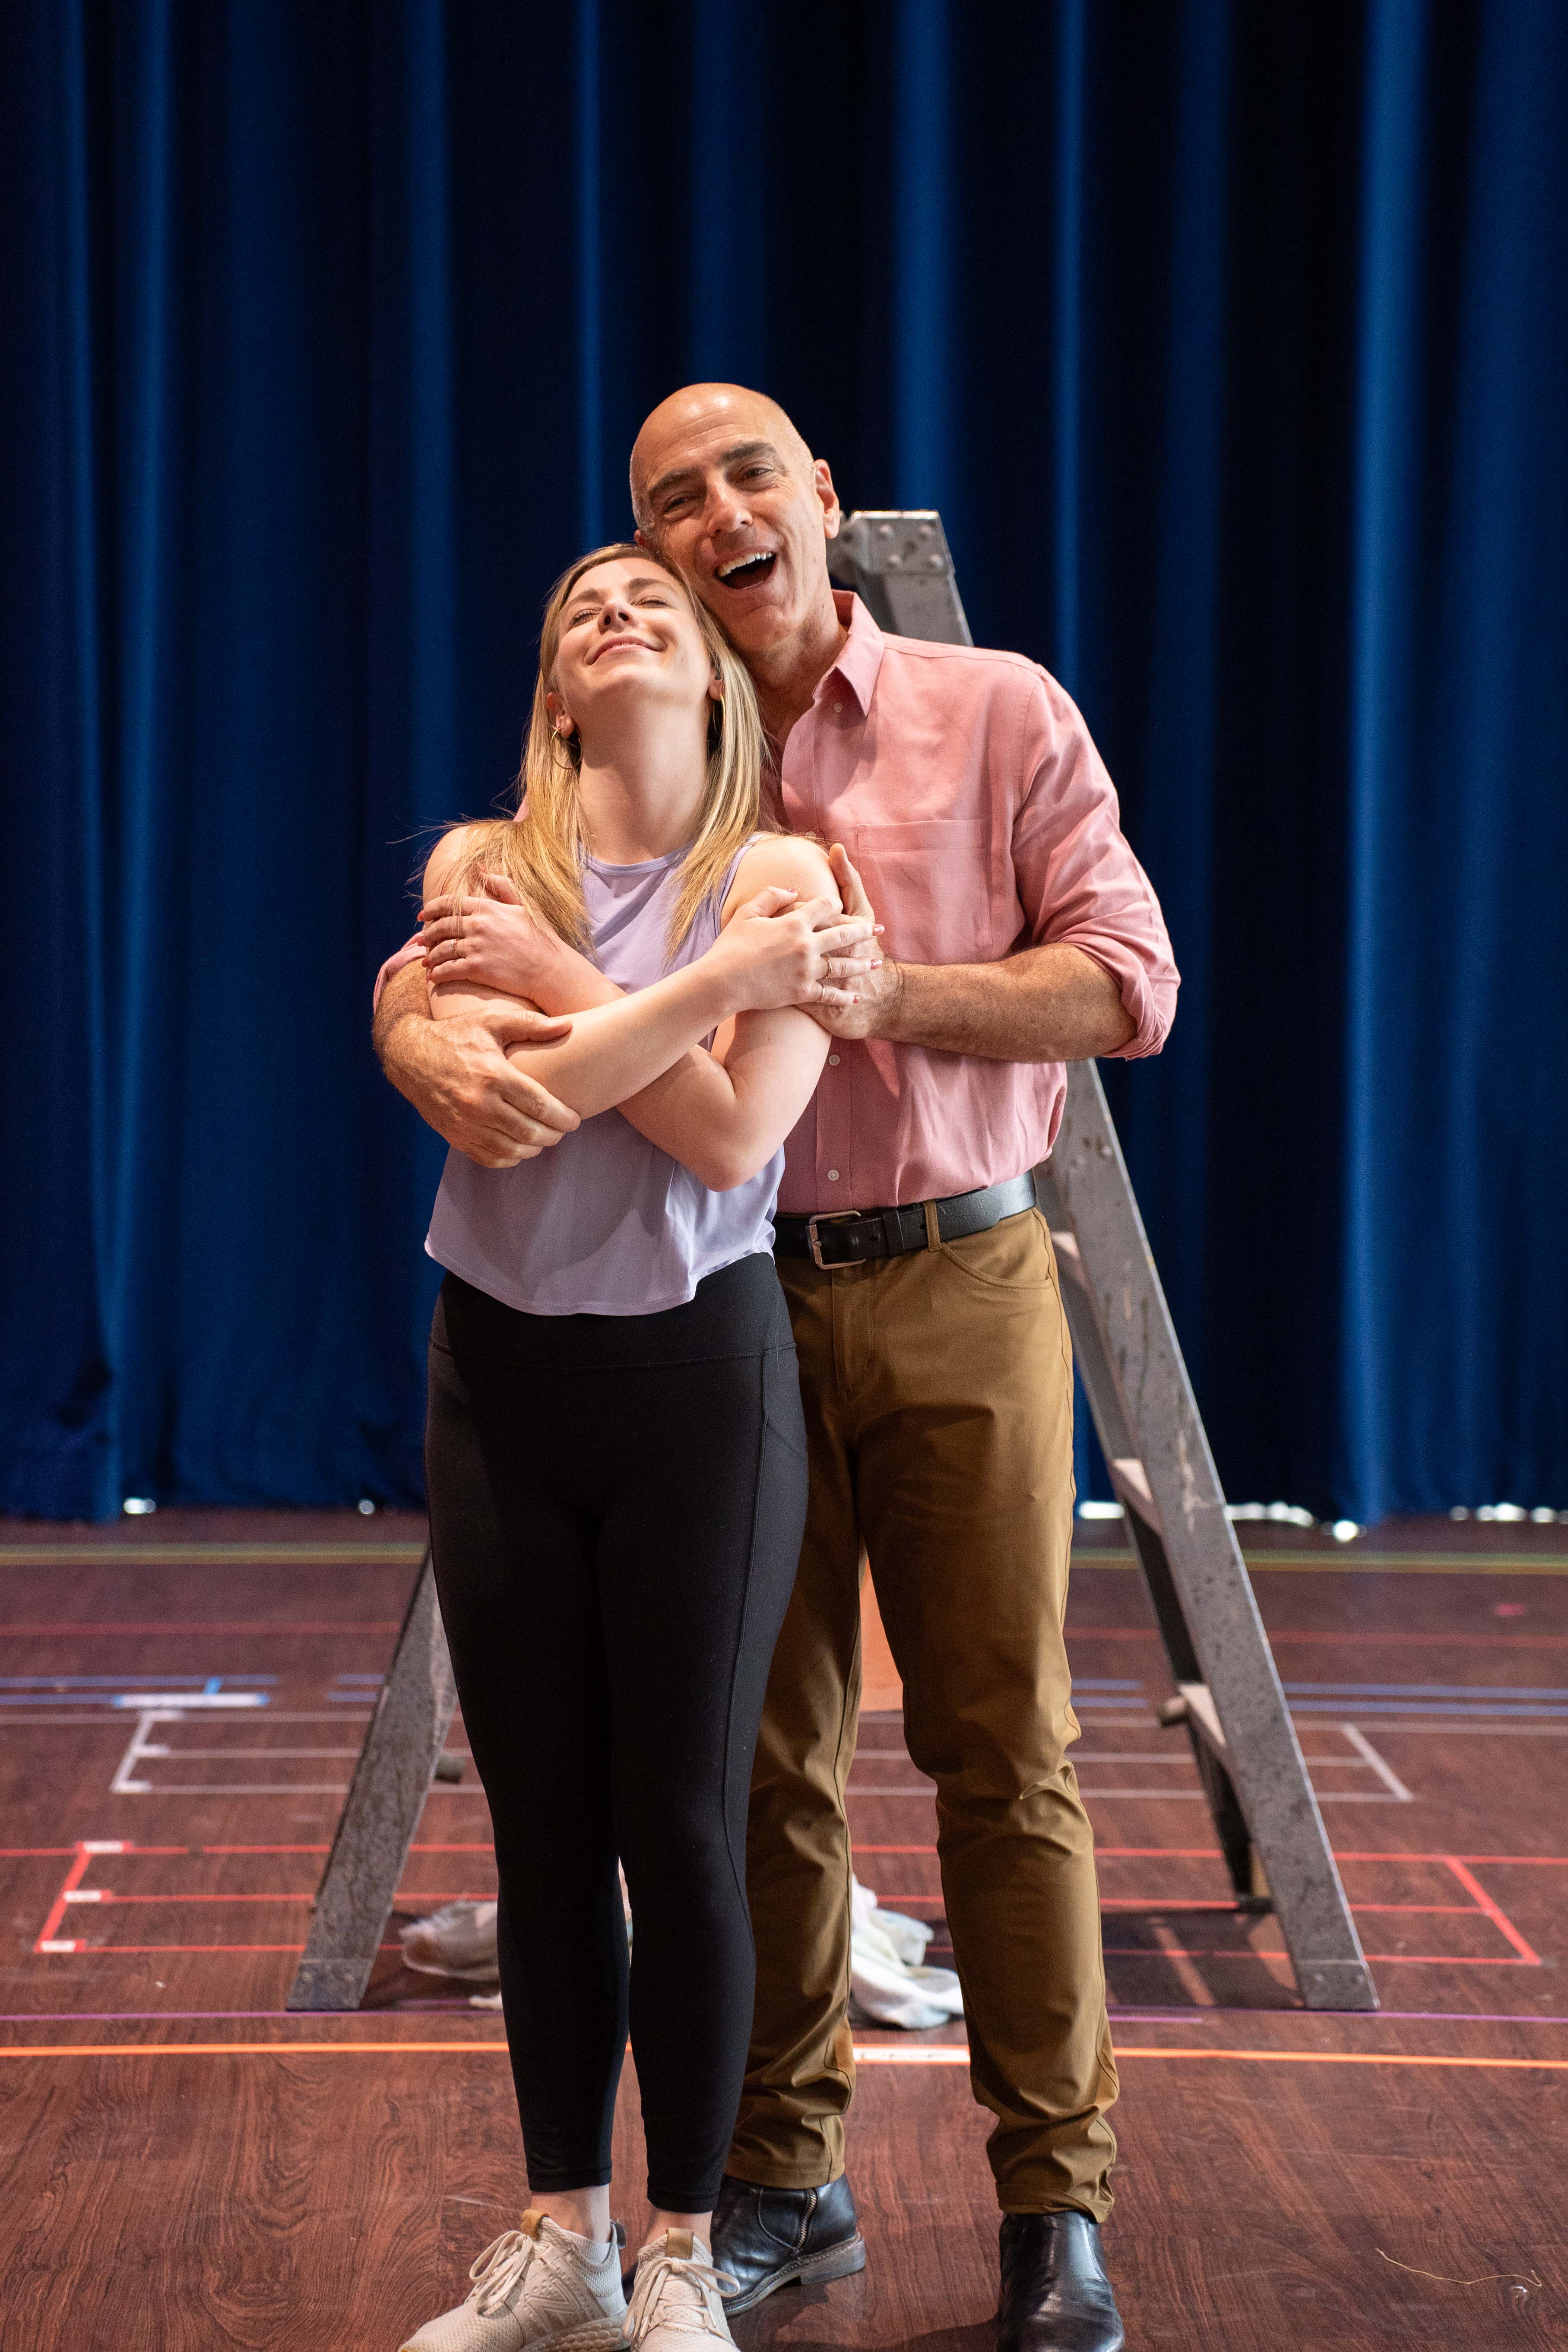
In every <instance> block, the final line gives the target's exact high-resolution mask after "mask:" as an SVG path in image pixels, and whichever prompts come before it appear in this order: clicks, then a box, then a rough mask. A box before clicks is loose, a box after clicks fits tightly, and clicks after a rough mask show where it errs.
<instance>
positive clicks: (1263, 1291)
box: [0, 0, 1568, 1521]
mask: <svg viewBox="0 0 1568 2352" xmlns="http://www.w3.org/2000/svg"><path fill="white" fill-rule="evenodd" d="M1564 119H1568V14H1565V13H1564V12H1563V10H1562V8H1561V7H1560V6H1559V5H1556V0H1444V5H1436V0H1367V5H1365V6H1364V7H1363V6H1352V5H1343V6H1338V5H1336V6H1333V7H1329V8H1324V7H1321V5H1315V0H1280V5H1277V6H1275V7H1271V8H1269V9H1267V10H1258V9H1252V8H1248V7H1246V6H1244V5H1240V0H1235V5H1222V0H1155V5H1150V6H1148V7H1144V8H1140V9H1138V10H1136V11H1134V10H1129V9H1122V8H1093V7H1089V6H1087V5H1084V0H1053V5H995V6H993V7H988V8H986V9H984V10H976V9H964V8H960V7H957V6H954V5H951V0H867V5H863V6H860V7H857V8H855V9H844V8H841V7H838V6H836V5H829V0H795V5H790V6H789V7H787V8H786V7H784V6H783V5H778V0H741V5H715V0H684V5H672V6H670V7H668V8H665V9H660V10H657V11H647V10H643V9H638V8H636V7H634V6H632V5H629V0H563V5H561V6H560V7H559V8H558V9H556V10H554V11H552V12H548V13H546V12H544V11H539V10H531V9H517V8H511V7H502V6H499V5H498V6H490V5H466V0H465V5H455V0H446V5H443V0H374V5H372V0H343V5H340V6H337V7H333V8H331V9H326V10H322V9H313V8H307V7H306V6H304V5H302V0H300V5H295V0H284V5H261V0H215V5H212V6H210V7H206V8H203V9H200V10H195V9H184V8H181V7H178V6H176V5H174V0H142V5H135V6H132V5H100V4H99V0H16V5H13V6H12V7H10V8H8V9H7V10H5V11H4V12H0V216H3V218H4V223H5V247H4V249H5V271H6V289H5V295H6V304H7V324H8V329H9V331H8V333H7V336H6V337H5V339H4V344H3V347H0V425H3V428H4V433H5V446H6V449H7V454H8V457H9V459H10V463H9V465H8V467H7V470H6V478H5V492H4V495H5V502H6V503H5V518H4V520H5V528H4V531H3V532H0V599H3V610H4V618H5V632H4V637H3V639H0V696H3V704H0V740H3V741H4V745H5V816H6V827H5V838H6V843H7V845H8V848H9V850H10V855H11V861H12V866H11V871H12V923H11V940H10V950H11V951H10V954H9V956H8V958H7V960H6V972H5V1032H6V1034H5V1055H4V1064H3V1066H0V1119H3V1121H4V1134H5V1153H4V1169H5V1198H4V1208H5V1214H4V1227H3V1230H4V1246H5V1278H4V1285H3V1289H0V1508H4V1509H8V1510H12V1511H20V1512H33V1513H39V1514H43V1515H47V1516H51V1517H88V1518H90V1517H104V1516H107V1515H109V1514H111V1513H113V1512H114V1511H116V1510H118V1508H119V1507H120V1504H121V1498H122V1496H124V1495H126V1494H127V1493H132V1494H150V1495H153V1496H158V1497H160V1498H161V1499H164V1500H169V1501H175V1500H179V1501H189V1502H212V1503H226V1502H240V1503H247V1502H254V1503H260V1502H268V1501H291V1502H299V1503H311V1504H330V1503H341V1502H346V1501H352V1500H353V1499H355V1498H357V1497H358V1496H363V1495H370V1496H376V1497H379V1498H383V1499H385V1500H387V1501H409V1500H413V1499H415V1498H416V1496H418V1494H419V1492H420V1488H421V1472H420V1458H421V1418H422V1407H423V1384H424V1371H423V1346H424V1332H425V1329H426V1328H427V1323H428V1315H429V1308H430V1302H431V1297H432V1292H433V1287H434V1279H435V1277H434V1273H433V1270H432V1268H431V1267H430V1266H429V1264H428V1262H427V1261H426V1260H425V1259H424V1258H423V1256H422V1254H421V1250H420V1241H421V1237H422V1234H423V1230H424V1222H425V1217H426V1213H427V1209H428V1204H429V1201H430V1198H431V1195H432V1193H433V1192H434V1188H435V1183H436V1181H437V1174H438V1171H439V1166H440V1158H441V1151H440V1147H439V1145H438V1144H437V1142H436V1141H435V1139H432V1138H431V1137H429V1136H428V1135H427V1134H426V1131H425V1130H424V1129H422V1128H421V1127H420V1125H419V1122H418V1121H417V1120H416V1118H414V1116H413V1114H412V1113H411V1112H410V1111H409V1110H408V1109H407V1107H406V1106H405V1105H403V1104H402V1103H400V1102H399V1101H398V1100H397V1099H396V1097H394V1096H393V1095H392V1094H391V1093H390V1092H389V1090H388V1089H387V1088H386V1087H384V1084H383V1082H382V1081H381V1079H380V1077H379V1075H378V1073H377V1072H376V1070H375V1068H374V1062H373V1060H372V1057H371V1055H370V1053H369V1048H368V1036H367V1031H368V1018H367V1016H368V988H369V982H370V978H371V975H372V973H373V972H374V968H375V965H376V964H377V962H378V961H380V959H381V957H382V956H383V955H384V953H385V952H386V951H387V950H388V949H389V948H390V947H391V946H393V945H394V944H395V942H396V941H397V940H398V939H399V937H400V936H402V935H403V933H404V931H405V928H406V925H407V922H408V919H409V913H410V903H411V902H410V900H409V898H408V895H407V890H408V884H409V879H410V877H411V875H412V874H413V873H414V872H415V870H416V866H417V864H418V862H419V859H420V856H421V854H422V845H423V844H424V842H425V841H426V840H427V838H428V836H429V832H430V829H431V828H433V827H435V826H437V825H438V824H441V823H443V822H445V821H446V820H447V818H449V817H452V816H456V815H458V814H478V813H482V812H484V811H486V810H488V809H489V808H491V807H492V806H494V805H495V804H496V803H497V800H498V796H500V795H501V794H503V793H504V792H505V790H506V788H507V783H508V779H509V777H510V774H511V773H512V772H513V770H514V768H515V765H516V761H517V753H518V744H519V740H520V737H521V727H522V723H523V719H524V717H525V714H526V710H527V706H528V699H529V694H530V690H531V658H532V646H533V640H534V636H535V632H536V629H537V623H538V614H539V608H540V604H541V600H542V595H543V593H544V592H545V590H546V588H547V586H548V584H549V582H550V580H551V579H552V577H553V575H554V574H555V572H557V571H558V570H559V569H560V567H561V566H562V565H563V563H564V562H567V561H568V560H570V558H571V557H572V556H573V555H574V554H575V553H576V552H577V551H579V549H580V548H581V547H582V546H584V545H586V544H591V543H593V542H595V541H597V540H598V539H600V538H604V537H613V536H616V535H617V534H618V533H619V532H621V531H622V530H625V529H626V527H627V525H628V523H629V520H630V518H629V514H628V512H627V509H626V454H627V450H628V448H629V444H630V440H631V436H632V434H633V433H634V431H635V429H636V426H637V423H638V421H639V420H640V417H641V415H643V414H644V413H645V412H646V410H647V408H648V407H649V406H650V405H651V404H652V403H653V402H654V401H655V400H656V399H658V397H660V396H661V395H662V394H664V393H665V392H667V391H668V390H669V389H670V388H671V386H672V385H674V384H675V383H679V382H681V381H683V380H687V379H689V378H690V377H693V376H698V375H707V374H719V375H726V376H734V377H737V378H739V379H741V380H742V381H748V382H758V383H762V384H763V385H764V386H765V387H766V388H768V389H770V390H772V391H773V392H774V393H776V394H777V395H778V396H779V397H780V398H781V399H783V400H784V403H785V404H786V405H787V406H789V407H790V408H791V410H792V411H793V412H794V413H795V415H796V417H797V420H798V422H799V423H800V425H801V426H802V429H803V430H804V431H805V435H806V436H807V438H808V439H809V440H810V442H811V443H812V446H814V448H816V449H817V450H819V451H820V452H821V453H822V454H823V455H825V456H826V457H828V458H829V459H830V460H831V461H832V463H833V466H834V470H835V475H836V478H837V481H838V483H839V486H840V488H841V491H842V493H843V495H844V498H845V500H846V503H847V504H850V505H861V506H883V505H895V504H922V505H923V504H937V505H940V506H941V508H942V512H943V515H944V519H945V520H946V523H947V526H948V530H949V533H950V537H951V539H952V545H953V548H954V551H955V554H956V556H957V560H958V565H959V573H960V581H961V585H962V587H963V594H964V599H965V602H966V604H967V606H968V609H969V612H970V616H971V620H972V623H973V627H974V631H975V635H976V637H977V638H978V639H979V640H980V641H982V642H989V643H993V644H1001V645H1007V646H1016V647H1017V648H1018V649H1019V650H1021V651H1024V652H1026V653H1027V654H1029V655H1031V656H1035V657H1037V658H1038V659H1040V660H1043V661H1044V662H1045V663H1046V664H1047V667H1050V668H1052V669H1053V670H1054V671H1055V672H1056V673H1057V674H1058V676H1059V677H1061V678H1062V680H1063V683H1064V684H1065V685H1066V686H1067V687H1068V689H1069V690H1070V691H1071V692H1072V693H1073V695H1074V696H1075V698H1077V699H1078V700H1079V703H1080V705H1081V706H1082V708H1083V709H1084V711H1085V713H1086V716H1087V717H1088V719H1089V724H1090V726H1091V728H1092V729H1093V730H1094V732H1095V735H1096V737H1097V740H1099V741H1100V745H1101V748H1102V750H1103V751H1104V752H1105V754H1106V757H1107V760H1108V761H1109V763H1110V768H1111V772H1112V773H1113V775H1114V776H1115V777H1116V779H1117V782H1118V785H1119V788H1120V789H1121V794H1122V801H1123V809H1124V814H1125V818H1126V822H1127V825H1128V830H1129V832H1130V834H1131V838H1132V840H1133V842H1134V845H1135V846H1137V848H1138V849H1139V851H1140V854H1141V855H1142V856H1143V858H1144V860H1145V863H1146V864H1147V865H1148V866H1149V867H1150V870H1151V872H1152V876H1153V878H1154V881H1155V883H1156V886H1157V887H1159V889H1160V890H1161V892H1162V895H1163V898H1164V901H1165V904H1166V907H1167V909H1168V911H1169V914H1170V918H1171V922H1172V929H1173V935H1174V939H1175V944H1176V950H1177V957H1178V961H1180V962H1181V964H1182V966H1183V969H1184V974H1185V987H1184V997H1183V1003H1182V1008H1181V1011H1180V1013H1179V1015H1178V1020H1177V1024H1176V1029H1175V1032H1174V1034H1173V1038H1172V1041H1171V1045H1170V1047H1169V1049H1168V1051H1167V1053H1166V1055H1164V1056H1163V1059H1162V1061H1160V1062H1158V1063H1155V1064H1152V1065H1147V1066H1140V1067H1136V1068H1130V1069H1121V1068H1116V1069H1111V1070H1110V1071H1109V1072H1108V1082H1109V1084H1110V1091H1111V1095H1112V1101H1113V1108H1114V1109H1115V1112H1116V1116H1117V1118H1118V1120H1119V1123H1120V1125H1121V1130H1122V1133H1123V1136H1124V1139H1125V1141H1126V1144H1127V1149H1128V1153H1129V1159H1130V1162H1131V1167H1132V1170H1133V1175H1134V1181H1135V1182H1136V1185H1137V1188H1138V1192H1139V1196H1140V1200H1141V1202H1142V1206H1143V1209H1144V1213H1145V1216H1146V1219H1147V1222H1148V1223H1149V1227H1150V1233H1151V1238H1152V1244H1153V1247H1154V1250H1155V1255H1156V1258H1157V1261H1158V1263H1159V1265H1160V1266H1161V1269H1162V1272H1163V1276H1164V1279H1165V1283H1166V1287H1167V1289H1168V1291H1169V1293H1170V1296H1171V1298H1172V1302H1173V1307H1174V1310H1175V1313H1176V1318H1177V1323H1178V1328H1179V1330H1180V1332H1181V1335H1182V1338H1183V1341H1184V1346H1185V1348H1186V1349H1187V1352H1188V1354H1189V1357H1190V1359H1191V1361H1192V1364H1193V1369H1194V1377H1195V1380H1196V1383H1197V1387H1198V1391H1199V1396H1200V1401H1201V1402H1202V1404H1203V1407H1204V1411H1205V1418H1206V1420H1207V1423H1208V1425H1209V1429H1210V1433H1211V1435H1212V1437H1213V1439H1214V1442H1215V1450H1216V1454H1217V1455H1218V1458H1219V1463H1220V1468H1221V1473H1222V1475H1223V1477H1224V1478H1225V1481H1226V1486H1227V1488H1228V1490H1229V1491H1230V1492H1231V1493H1232V1494H1233V1495H1235V1496H1237V1497H1239V1498H1247V1499H1251V1498H1253V1497H1257V1498H1258V1499H1262V1500H1271V1499H1274V1498H1276V1497H1280V1498H1283V1499H1288V1500H1290V1501H1296V1502H1304V1503H1306V1504H1308V1505H1309V1506H1310V1507H1313V1508H1314V1509H1315V1510H1318V1511H1320V1512H1323V1513H1330V1512H1331V1513H1334V1514H1336V1515H1344V1516H1348V1517H1353V1518H1355V1519H1357V1520H1362V1521H1367V1520H1372V1519H1374V1518H1376V1517H1379V1516H1381V1515H1382V1514H1384V1513H1386V1512H1389V1511H1393V1510H1399V1509H1436V1508H1442V1507H1446V1506H1448V1505H1451V1504H1472V1505H1473V1504H1476V1503H1479V1502H1487V1501H1493V1500H1497V1499H1501V1498H1504V1497H1506V1498H1508V1499H1510V1500H1513V1501H1516V1502H1519V1503H1521V1504H1524V1505H1527V1506H1529V1505H1536V1504H1544V1505H1550V1506H1552V1507H1568V1347H1565V1345H1564V1340H1563V1332H1564V1329H1565V1328H1568V1242H1565V1241H1564V1238H1563V1218H1562V1213H1561V1209H1560V1206H1559V1194H1560V1192H1561V1183H1560V1180H1559V1178H1558V1175H1557V1170H1558V1168H1559V1167H1560V1165H1561V1164H1562V1162H1563V1157H1564V1148H1565V1146H1568V1131H1565V1130H1568V1086H1565V1085H1564V1083H1563V1070H1562V1054H1561V1048H1560V1046H1559V1045H1558V1042H1557V1041H1558V1038H1559V1037H1560V1035H1561V1034H1562V1031H1563V1025H1564V1015H1565V1013H1568V1001H1565V1000H1568V983H1565V981H1564V959H1563V953H1562V947H1561V941H1562V940H1563V936H1564V933H1565V929H1568V925H1565V921H1564V916H1565V911H1568V910H1565V908H1564V903H1563V901H1564V895H1565V894H1564V886H1563V876H1564V874H1565V873H1568V839H1565V837H1564V836H1565V835H1568V793H1564V790H1563V772H1564V766H1565V761H1568V563H1565V560H1564V550H1565V548H1568V444H1565V441H1564V436H1563V432H1562V418H1563V415H1564V414H1568V305H1564V303H1563V285H1564V283H1568V149H1565V147H1564V143H1563V138H1562V133H1561V125H1562V123H1563V121H1564ZM896 944H897V943H896V942H894V946H895V950H896ZM1079 1475H1080V1482H1082V1483H1086V1484H1089V1485H1093V1484H1094V1483H1096V1482H1097V1481H1098V1480H1099V1479H1100V1477H1102V1473H1101V1472H1100V1469H1099V1466H1098V1465H1097V1464H1096V1463H1095V1462H1094V1460H1093V1457H1092V1454H1091V1452H1090V1450H1089V1448H1088V1447H1087V1446H1085V1447H1083V1448H1082V1449H1080V1466H1079ZM1100 1491H1102V1492H1103V1491H1104V1490H1103V1487H1101V1488H1100Z"/></svg>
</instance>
